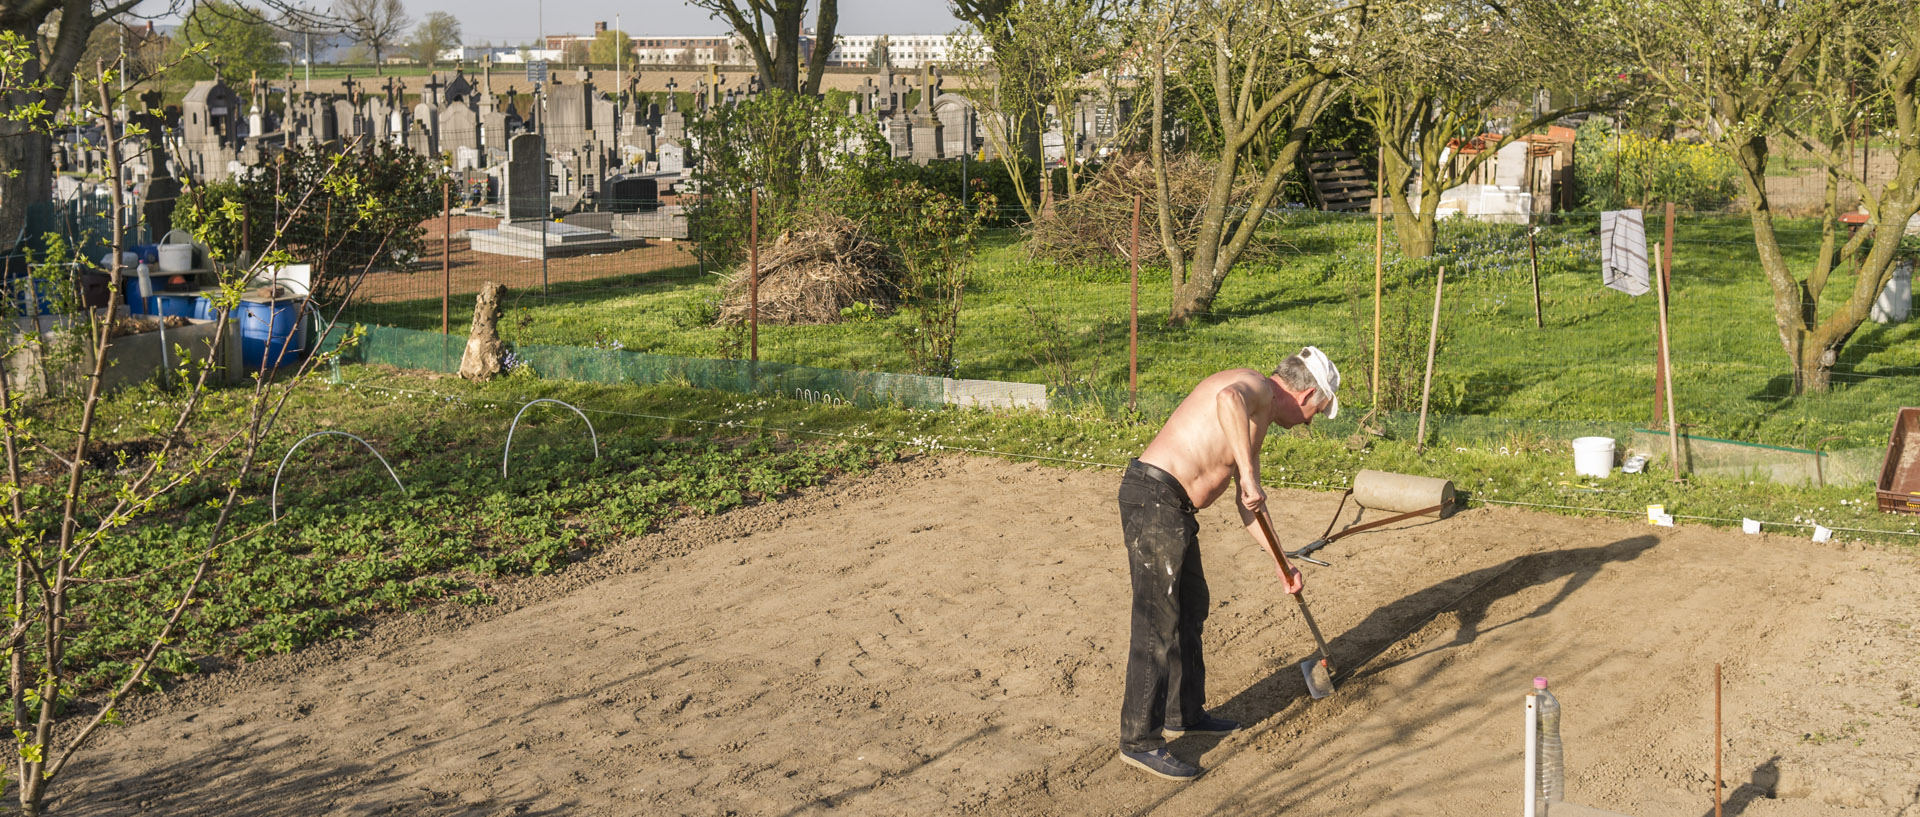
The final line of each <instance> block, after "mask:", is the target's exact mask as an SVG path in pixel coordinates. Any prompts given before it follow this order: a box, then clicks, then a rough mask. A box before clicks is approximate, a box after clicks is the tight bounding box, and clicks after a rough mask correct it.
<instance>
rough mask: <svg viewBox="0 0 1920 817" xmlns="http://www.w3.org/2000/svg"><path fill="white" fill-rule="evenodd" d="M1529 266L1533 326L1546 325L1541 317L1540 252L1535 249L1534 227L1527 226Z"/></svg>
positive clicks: (1537, 327)
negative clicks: (1531, 269)
mask: <svg viewBox="0 0 1920 817" xmlns="http://www.w3.org/2000/svg"><path fill="white" fill-rule="evenodd" d="M1527 266H1529V267H1532V268H1533V328H1535V329H1539V328H1541V327H1544V326H1546V323H1545V322H1543V321H1542V320H1541V319H1540V253H1539V252H1538V251H1537V250H1536V249H1534V245H1533V228H1531V227H1529V228H1527Z"/></svg>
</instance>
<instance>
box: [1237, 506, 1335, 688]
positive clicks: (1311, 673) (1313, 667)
mask: <svg viewBox="0 0 1920 817" xmlns="http://www.w3.org/2000/svg"><path fill="white" fill-rule="evenodd" d="M1255 518H1256V519H1259V520H1260V532H1261V533H1264V534H1266V537H1267V552H1268V553H1271V554H1273V561H1274V564H1277V565H1279V566H1280V573H1281V575H1286V574H1287V573H1290V572H1292V569H1293V568H1292V566H1291V565H1289V564H1287V556H1286V551H1283V550H1281V549H1280V537H1278V536H1275V535H1273V522H1271V521H1269V520H1268V519H1267V514H1266V512H1265V511H1262V512H1260V513H1259V514H1257V515H1256V516H1255ZM1292 595H1293V600H1294V601H1297V602H1299V603H1300V617H1301V618H1304V619H1306V620H1307V629H1308V630H1312V631H1313V643H1314V645H1315V647H1316V648H1317V649H1318V650H1319V651H1318V653H1317V654H1316V655H1315V657H1313V658H1309V659H1307V660H1305V661H1302V662H1300V674H1301V675H1302V676H1303V677H1305V678H1306V679H1307V693H1308V694H1310V695H1312V696H1313V697H1314V700H1319V699H1321V698H1325V697H1327V696H1328V695H1332V694H1333V662H1332V661H1331V660H1330V659H1329V658H1328V656H1327V639H1326V637H1325V636H1322V635H1320V625H1319V624H1316V623H1314V621H1313V613H1312V611H1309V610H1308V609H1307V598H1306V595H1305V591H1304V590H1303V591H1301V592H1299V593H1293V594H1292Z"/></svg>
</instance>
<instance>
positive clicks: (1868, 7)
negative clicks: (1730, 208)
mask: <svg viewBox="0 0 1920 817" xmlns="http://www.w3.org/2000/svg"><path fill="white" fill-rule="evenodd" d="M1598 13H1599V14H1600V15H1601V17H1600V22H1599V23H1598V24H1596V25H1595V27H1594V31H1595V34H1594V36H1606V37H1618V38H1620V40H1621V42H1623V43H1624V45H1625V47H1626V49H1627V50H1628V51H1629V52H1630V53H1631V54H1632V64H1633V65H1635V66H1637V67H1638V68H1639V70H1640V71H1641V72H1642V74H1643V75H1644V77H1645V78H1646V80H1647V84H1648V86H1649V88H1648V93H1649V94H1650V95H1652V96H1654V97H1656V98H1658V99H1659V100H1660V101H1662V102H1665V103H1667V104H1670V105H1672V106H1673V108H1674V109H1675V111H1676V112H1677V113H1678V115H1679V116H1680V118H1681V120H1682V121H1688V122H1694V123H1697V125H1698V127H1699V129H1700V131H1701V132H1702V134H1703V136H1704V137H1705V138H1706V139H1707V140H1708V141H1709V142H1710V143H1711V144H1712V145H1714V146H1715V147H1716V148H1718V149H1720V150H1722V151H1724V152H1725V153H1726V154H1727V155H1728V156H1730V157H1732V159H1733V160H1734V163H1735V164H1737V165H1738V166H1739V168H1740V182H1741V185H1742V187H1743V188H1744V198H1745V204H1746V210H1747V216H1748V219H1749V220H1750V221H1751V222H1752V225H1753V243H1754V249H1756V250H1757V251H1758V254H1759V267H1760V269H1761V271H1762V272H1763V273H1764V274H1765V275H1766V279H1767V283H1768V284H1769V285H1770V286H1771V287H1772V290H1773V298H1772V302H1771V306H1772V309H1773V317H1774V324H1775V326H1776V328H1777V331H1778V332H1779V341H1780V345H1781V347H1782V349H1783V350H1784V351H1785V352H1786V355H1787V357H1788V359H1789V360H1791V361H1792V365H1793V374H1794V378H1793V389H1794V392H1795V393H1796V394H1799V393H1807V392H1824V391H1826V390H1827V389H1828V388H1829V387H1830V386H1831V385H1832V383H1831V381H1832V378H1833V369H1834V367H1835V366H1836V365H1837V364H1838V363H1839V362H1840V353H1841V351H1842V350H1843V349H1844V348H1845V347H1846V345H1847V343H1848V341H1849V340H1851V339H1852V337H1853V335H1854V333H1855V332H1857V331H1859V329H1860V327H1861V325H1862V324H1864V323H1865V322H1866V320H1867V317H1868V314H1869V312H1870V310H1871V308H1872V305H1873V301H1874V299H1875V298H1876V297H1877V296H1878V295H1879V294H1880V292H1881V290H1882V289H1884V288H1885V287H1886V285H1887V282H1888V281H1889V280H1890V279H1891V278H1892V277H1893V274H1894V265H1895V262H1896V261H1897V260H1898V259H1899V257H1900V255H1901V254H1903V253H1906V252H1910V250H1907V249H1903V248H1902V246H1901V240H1902V231H1903V230H1904V229H1905V227H1906V224H1907V222H1908V220H1909V219H1911V218H1913V216H1914V214H1915V213H1916V212H1920V4H1916V3H1914V2H1913V0H1819V1H1818V2H1815V1H1813V0H1716V2H1711V3H1699V2H1688V1H1687V0H1646V1H1644V2H1643V0H1631V2H1629V0H1606V1H1605V2H1603V3H1600V4H1599V7H1598ZM1709 33H1710V36H1703V34H1709ZM1869 124H1870V125H1872V126H1873V130H1871V131H1870V130H1869V129H1868V128H1867V127H1863V125H1869ZM1870 135H1871V136H1872V137H1874V138H1877V139H1879V140H1882V141H1883V142H1885V143H1890V144H1891V150H1890V151H1889V152H1891V153H1892V154H1893V159H1894V160H1895V161H1894V164H1895V170H1894V173H1893V175H1892V177H1891V178H1890V179H1888V180H1887V181H1886V182H1885V183H1882V184H1877V185H1876V184H1872V183H1870V182H1869V180H1868V179H1867V178H1866V177H1865V176H1866V174H1865V173H1864V172H1863V169H1862V168H1860V167H1859V165H1858V162H1859V158H1858V157H1859V156H1861V155H1862V151H1864V150H1865V149H1866V140H1867V139H1868V138H1869V136H1870ZM1781 144H1785V145H1791V146H1793V147H1795V148H1797V149H1798V150H1799V151H1801V152H1803V153H1805V154H1807V155H1811V156H1813V157H1814V158H1816V159H1817V160H1819V162H1820V163H1821V165H1822V166H1823V170H1824V171H1825V175H1826V180H1827V189H1826V197H1825V201H1824V203H1823V207H1822V213H1821V218H1820V220H1819V222H1818V223H1819V225H1820V246H1819V249H1818V250H1817V251H1815V252H1813V253H1811V254H1810V257H1809V254H1806V253H1798V252H1793V253H1790V252H1789V251H1788V248H1784V247H1782V246H1781V239H1780V235H1779V233H1778V232H1777V228H1776V225H1775V224H1774V211H1773V204H1772V202H1771V201H1770V200H1769V197H1768V195H1767V174H1768V168H1769V157H1770V156H1771V154H1772V151H1773V149H1774V148H1775V147H1776V146H1777V145H1781ZM1843 182H1845V183H1849V184H1851V186H1853V187H1854V188H1855V189H1857V190H1858V191H1859V192H1860V199H1859V205H1860V207H1861V209H1862V210H1864V211H1865V212H1866V214H1867V215H1868V217H1869V223H1868V224H1867V225H1866V226H1864V227H1862V228H1861V229H1860V230H1859V232H1857V233H1854V234H1853V235H1851V236H1846V235H1842V234H1841V233H1840V231H1839V228H1838V226H1837V220H1838V219H1837V217H1838V215H1839V214H1840V211H1841V209H1842V208H1844V207H1848V206H1851V205H1852V204H1853V202H1851V201H1843V200H1842V199H1841V193H1840V191H1841V184H1842V183H1843ZM1849 277H1851V278H1852V280H1851V282H1848V281H1847V279H1848V278H1849ZM1829 283H1841V284H1843V285H1845V286H1846V292H1844V293H1843V294H1835V293H1829V292H1828V291H1827V288H1828V285H1829ZM1823 307H1824V308H1825V309H1826V310H1827V314H1826V315H1825V316H1824V317H1823V316H1822V315H1821V311H1822V308H1823Z"/></svg>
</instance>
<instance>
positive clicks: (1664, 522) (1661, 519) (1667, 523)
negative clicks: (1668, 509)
mask: <svg viewBox="0 0 1920 817" xmlns="http://www.w3.org/2000/svg"><path fill="white" fill-rule="evenodd" d="M1653 524H1655V525H1659V526H1660V527H1663V528H1671V527H1673V516H1672V515H1671V514H1664V513H1663V514H1661V515H1660V516H1658V517H1656V518H1655V519H1654V520H1653Z"/></svg>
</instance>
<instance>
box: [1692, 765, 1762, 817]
mask: <svg viewBox="0 0 1920 817" xmlns="http://www.w3.org/2000/svg"><path fill="white" fill-rule="evenodd" d="M1779 780H1780V756H1779V755H1774V756H1773V757H1770V758H1767V762H1765V763H1762V764H1760V765H1758V766H1755V767H1754V768H1753V777H1752V779H1751V780H1750V781H1749V782H1746V783H1742V784H1740V785H1739V786H1737V787H1732V788H1731V790H1729V791H1728V792H1727V799H1725V800H1722V801H1721V805H1722V808H1721V814H1723V815H1725V817H1738V815H1741V814H1745V813H1746V812H1747V806H1750V805H1753V801H1755V800H1770V799H1772V798H1773V788H1774V786H1775V785H1776V783H1777V782H1778V781H1779ZM1702 817H1716V815H1715V814H1714V810H1713V809H1707V812H1706V814H1705V815H1703V816H1702Z"/></svg>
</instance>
